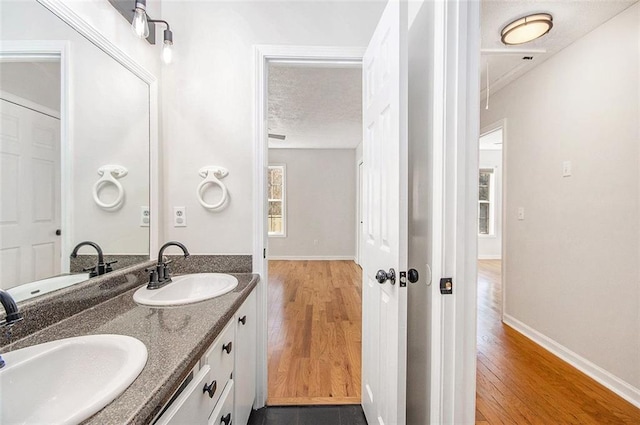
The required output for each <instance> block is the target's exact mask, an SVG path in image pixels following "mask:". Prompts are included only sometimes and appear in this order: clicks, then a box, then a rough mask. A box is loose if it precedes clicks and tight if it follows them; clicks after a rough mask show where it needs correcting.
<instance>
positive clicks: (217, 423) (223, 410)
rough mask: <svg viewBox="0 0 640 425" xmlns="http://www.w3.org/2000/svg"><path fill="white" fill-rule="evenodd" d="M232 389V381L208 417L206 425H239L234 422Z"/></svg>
mask: <svg viewBox="0 0 640 425" xmlns="http://www.w3.org/2000/svg"><path fill="white" fill-rule="evenodd" d="M233 389H234V383H233V379H232V380H230V381H229V383H228V384H227V386H226V387H225V388H224V392H223V393H222V396H221V397H220V401H219V402H218V405H217V406H216V408H215V409H214V410H213V413H211V416H210V417H209V422H208V425H232V424H240V422H237V421H236V418H235V416H234V413H233Z"/></svg>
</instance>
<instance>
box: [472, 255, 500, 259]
mask: <svg viewBox="0 0 640 425" xmlns="http://www.w3.org/2000/svg"><path fill="white" fill-rule="evenodd" d="M478 260H502V256H501V255H500V254H489V255H478Z"/></svg>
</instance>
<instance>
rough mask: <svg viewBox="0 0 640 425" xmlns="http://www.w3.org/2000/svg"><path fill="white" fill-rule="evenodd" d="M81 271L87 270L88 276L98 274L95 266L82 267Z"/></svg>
mask: <svg viewBox="0 0 640 425" xmlns="http://www.w3.org/2000/svg"><path fill="white" fill-rule="evenodd" d="M82 271H83V272H89V277H96V276H98V270H96V266H93V267H85V268H84V269H82Z"/></svg>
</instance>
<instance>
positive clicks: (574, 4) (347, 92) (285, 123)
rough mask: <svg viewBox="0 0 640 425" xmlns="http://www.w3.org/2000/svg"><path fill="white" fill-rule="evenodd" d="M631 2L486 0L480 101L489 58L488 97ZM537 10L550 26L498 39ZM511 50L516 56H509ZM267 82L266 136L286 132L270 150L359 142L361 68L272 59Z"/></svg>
mask: <svg viewBox="0 0 640 425" xmlns="http://www.w3.org/2000/svg"><path fill="white" fill-rule="evenodd" d="M636 1H637V0H572V1H568V0H556V1H539V0H483V1H482V34H481V36H482V40H481V47H482V49H483V52H486V51H487V50H493V53H483V54H482V56H481V91H482V93H481V97H482V99H485V98H486V80H487V75H486V70H487V62H488V63H489V86H490V94H495V93H496V92H497V91H499V90H500V89H501V88H503V87H505V86H506V85H507V84H509V83H510V82H512V81H514V80H516V79H518V78H519V77H521V76H522V75H524V74H525V73H526V72H528V71H530V70H531V69H533V68H534V67H536V66H538V65H540V64H541V63H543V62H544V61H545V60H547V59H549V58H550V57H551V56H552V55H554V54H555V53H558V52H559V51H561V50H562V49H564V48H565V47H567V46H569V45H570V44H571V43H573V42H574V41H576V40H577V39H579V38H580V37H583V36H584V35H586V34H587V33H588V32H590V31H592V30H593V29H595V28H596V27H598V26H599V25H601V24H603V23H604V22H606V21H608V20H609V19H611V18H612V17H614V16H615V15H617V14H618V13H620V12H622V11H623V10H625V9H626V8H628V7H629V6H631V5H632V4H634V3H636ZM534 12H546V13H550V14H551V15H552V16H553V23H554V26H553V28H552V30H551V31H550V32H549V33H548V34H547V35H545V36H544V37H542V38H540V39H538V40H535V41H532V42H530V43H527V44H524V45H521V46H505V45H504V44H502V42H501V41H500V31H501V29H502V28H503V27H504V26H505V25H507V24H508V23H510V22H511V21H513V20H514V19H517V18H520V17H522V16H525V15H528V14H530V13H534ZM523 50H524V51H532V50H533V51H544V53H522V51H523ZM497 51H500V52H497ZM504 51H507V54H505V53H504ZM514 51H517V52H519V53H514V54H511V53H508V52H514ZM523 56H533V60H526V61H525V60H523V59H522V57H523ZM268 87H269V96H268V113H269V116H268V127H269V133H275V134H282V135H285V136H286V139H285V140H283V141H282V140H276V139H269V147H270V148H311V149H319V148H324V149H333V148H343V149H353V148H355V147H356V146H357V145H358V144H359V143H360V141H361V140H362V124H361V122H362V106H361V96H362V94H361V91H362V81H361V70H360V68H359V67H353V66H347V67H339V68H330V67H327V65H318V64H316V65H304V66H302V65H299V64H298V65H296V64H286V63H280V64H271V65H270V67H269V81H268Z"/></svg>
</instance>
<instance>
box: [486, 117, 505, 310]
mask: <svg viewBox="0 0 640 425" xmlns="http://www.w3.org/2000/svg"><path fill="white" fill-rule="evenodd" d="M500 129H502V164H501V165H502V175H501V178H502V187H501V189H500V191H501V194H502V200H501V201H500V202H501V203H502V205H501V208H502V211H501V213H502V216H501V217H500V225H501V229H500V230H501V233H500V238H501V239H500V244H501V248H500V249H501V257H502V258H501V259H502V263H501V264H500V267H501V271H500V273H501V275H500V277H501V279H502V302H501V303H502V309H501V310H500V312H501V313H500V314H501V317H502V319H503V320H504V312H505V311H507V286H508V285H507V280H506V276H507V257H508V253H507V183H508V182H507V150H508V148H509V145H508V143H507V119H506V118H503V119H501V120H498V121H496V122H493V123H491V124H489V125H487V126H485V127H482V128H481V129H480V135H481V136H480V137H482V136H484V135H486V134H489V133H493V132H494V131H497V130H500Z"/></svg>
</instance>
